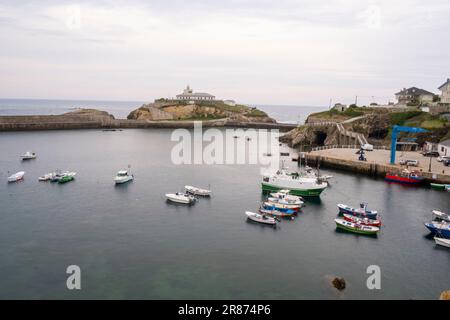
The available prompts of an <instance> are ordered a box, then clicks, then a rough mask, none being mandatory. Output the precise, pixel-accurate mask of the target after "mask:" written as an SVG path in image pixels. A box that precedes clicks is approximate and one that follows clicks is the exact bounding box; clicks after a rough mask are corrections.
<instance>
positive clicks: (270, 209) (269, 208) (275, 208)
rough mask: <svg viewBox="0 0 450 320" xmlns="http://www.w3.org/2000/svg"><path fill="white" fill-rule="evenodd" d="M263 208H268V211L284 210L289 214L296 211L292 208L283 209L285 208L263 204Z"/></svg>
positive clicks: (283, 211)
mask: <svg viewBox="0 0 450 320" xmlns="http://www.w3.org/2000/svg"><path fill="white" fill-rule="evenodd" d="M262 209H264V210H267V211H279V212H282V213H284V214H287V215H293V214H295V213H296V211H295V210H292V209H283V208H277V207H275V206H267V205H263V206H262Z"/></svg>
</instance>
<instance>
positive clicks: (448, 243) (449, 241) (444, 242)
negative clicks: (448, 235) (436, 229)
mask: <svg viewBox="0 0 450 320" xmlns="http://www.w3.org/2000/svg"><path fill="white" fill-rule="evenodd" d="M434 242H436V244H438V245H440V246H443V247H447V248H450V239H445V238H439V237H434Z"/></svg>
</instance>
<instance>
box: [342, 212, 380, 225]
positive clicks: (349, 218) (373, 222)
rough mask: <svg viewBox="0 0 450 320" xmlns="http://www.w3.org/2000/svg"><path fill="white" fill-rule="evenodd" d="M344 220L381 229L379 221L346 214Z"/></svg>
mask: <svg viewBox="0 0 450 320" xmlns="http://www.w3.org/2000/svg"><path fill="white" fill-rule="evenodd" d="M344 220H345V221H348V222H353V223H360V224H364V225H366V226H372V227H381V221H380V220H376V219H369V218H362V217H357V216H354V215H351V214H347V213H344Z"/></svg>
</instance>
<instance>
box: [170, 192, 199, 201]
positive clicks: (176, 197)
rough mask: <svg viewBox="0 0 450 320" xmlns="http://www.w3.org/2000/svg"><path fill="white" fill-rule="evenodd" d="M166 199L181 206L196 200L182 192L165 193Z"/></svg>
mask: <svg viewBox="0 0 450 320" xmlns="http://www.w3.org/2000/svg"><path fill="white" fill-rule="evenodd" d="M166 198H167V200H169V201H172V202H177V203H183V204H192V203H194V202H195V201H196V200H197V199H196V198H195V197H194V196H192V195H190V194H188V193H182V192H177V193H166Z"/></svg>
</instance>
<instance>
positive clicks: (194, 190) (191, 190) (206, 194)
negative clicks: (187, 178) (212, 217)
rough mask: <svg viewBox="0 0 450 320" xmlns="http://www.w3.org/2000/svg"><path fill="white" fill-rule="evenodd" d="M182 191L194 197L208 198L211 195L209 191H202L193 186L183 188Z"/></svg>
mask: <svg viewBox="0 0 450 320" xmlns="http://www.w3.org/2000/svg"><path fill="white" fill-rule="evenodd" d="M184 189H185V190H186V192H187V193H190V194H193V195H195V196H203V197H209V196H210V195H211V190H208V189H202V188H197V187H193V186H184Z"/></svg>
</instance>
